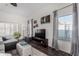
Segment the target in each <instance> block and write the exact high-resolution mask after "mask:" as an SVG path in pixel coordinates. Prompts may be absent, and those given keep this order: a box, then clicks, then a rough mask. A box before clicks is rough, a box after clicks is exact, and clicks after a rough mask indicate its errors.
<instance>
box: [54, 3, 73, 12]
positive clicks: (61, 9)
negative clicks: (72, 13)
mask: <svg viewBox="0 0 79 59" xmlns="http://www.w3.org/2000/svg"><path fill="white" fill-rule="evenodd" d="M71 5H72V4H70V5H67V6H65V7H63V8H60V9H57V10H55V11H59V10H62V9H64V8H66V7H69V6H71Z"/></svg>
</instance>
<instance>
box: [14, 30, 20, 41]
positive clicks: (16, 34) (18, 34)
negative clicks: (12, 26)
mask: <svg viewBox="0 0 79 59" xmlns="http://www.w3.org/2000/svg"><path fill="white" fill-rule="evenodd" d="M13 36H14V38H15V39H17V40H18V41H19V38H20V37H21V33H19V32H14V34H13Z"/></svg>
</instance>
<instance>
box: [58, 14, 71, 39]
mask: <svg viewBox="0 0 79 59" xmlns="http://www.w3.org/2000/svg"><path fill="white" fill-rule="evenodd" d="M58 38H59V39H60V40H70V39H71V38H72V15H67V16H62V17H58Z"/></svg>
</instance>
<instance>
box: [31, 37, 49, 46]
mask: <svg viewBox="0 0 79 59" xmlns="http://www.w3.org/2000/svg"><path fill="white" fill-rule="evenodd" d="M32 40H34V41H36V42H37V43H38V44H39V45H42V46H44V47H47V46H48V39H42V38H38V37H33V38H32Z"/></svg>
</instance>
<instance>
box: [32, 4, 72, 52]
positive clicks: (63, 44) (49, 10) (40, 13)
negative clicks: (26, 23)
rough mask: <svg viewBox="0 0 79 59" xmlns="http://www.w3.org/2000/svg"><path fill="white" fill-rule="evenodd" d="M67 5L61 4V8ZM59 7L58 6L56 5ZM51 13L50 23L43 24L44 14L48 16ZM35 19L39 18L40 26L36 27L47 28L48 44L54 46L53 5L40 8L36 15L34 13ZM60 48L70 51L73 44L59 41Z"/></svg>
mask: <svg viewBox="0 0 79 59" xmlns="http://www.w3.org/2000/svg"><path fill="white" fill-rule="evenodd" d="M60 6H61V7H65V6H66V5H59V6H58V7H59V9H60V8H61V7H60ZM56 8H57V7H56ZM49 14H50V17H51V18H50V23H47V24H41V23H40V19H41V17H42V16H46V15H49ZM33 19H34V20H37V23H38V27H37V28H35V29H34V32H35V30H36V29H46V38H47V39H48V45H49V46H50V47H52V40H53V7H52V6H50V7H46V8H43V9H41V10H39V11H38V12H37V13H36V14H35V15H33ZM58 45H59V49H60V50H62V51H65V52H68V53H70V48H71V44H70V42H64V41H60V40H59V41H58Z"/></svg>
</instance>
